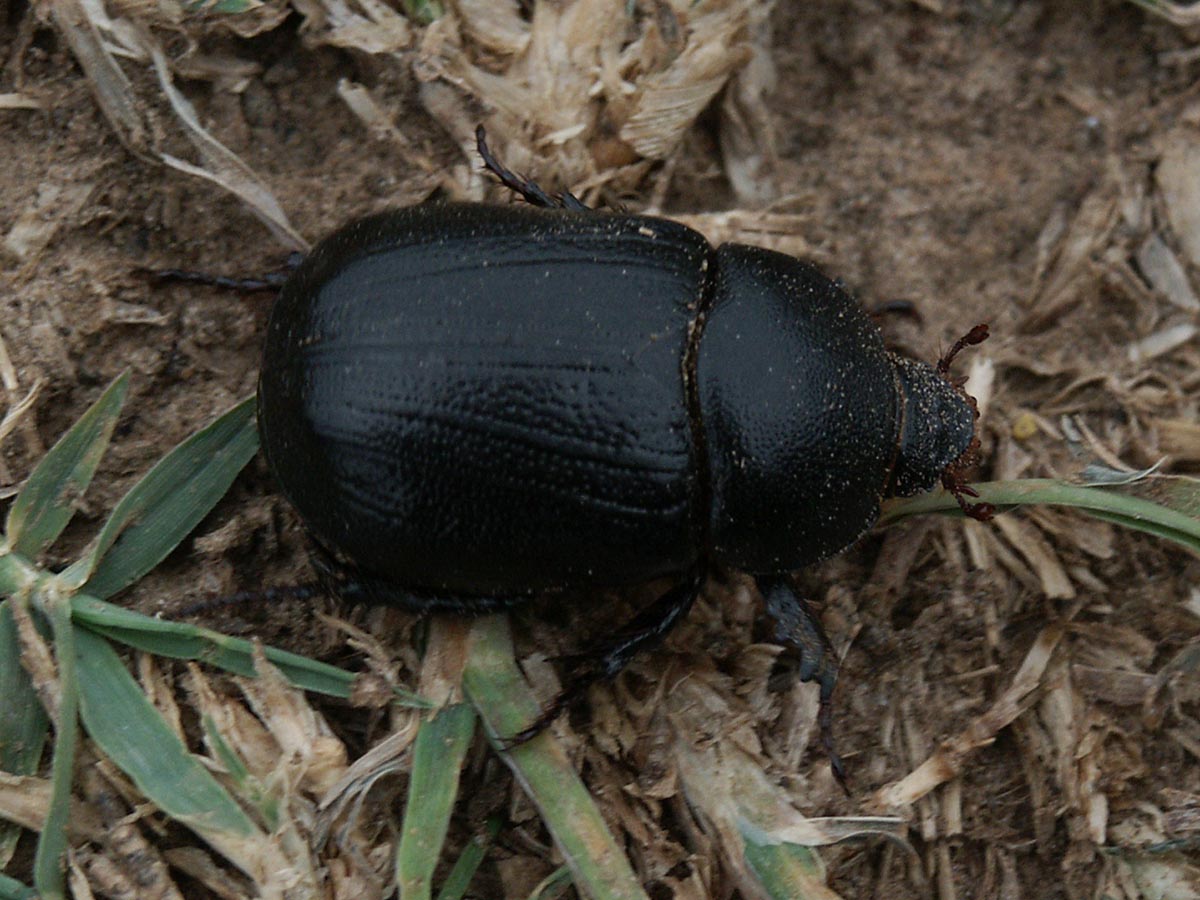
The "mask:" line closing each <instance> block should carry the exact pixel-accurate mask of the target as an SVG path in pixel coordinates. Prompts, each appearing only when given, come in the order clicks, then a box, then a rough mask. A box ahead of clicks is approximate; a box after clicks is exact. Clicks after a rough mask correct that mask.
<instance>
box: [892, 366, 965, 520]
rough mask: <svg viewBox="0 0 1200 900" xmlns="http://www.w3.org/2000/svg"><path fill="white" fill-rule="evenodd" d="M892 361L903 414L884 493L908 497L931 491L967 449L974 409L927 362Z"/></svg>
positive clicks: (963, 395) (959, 391) (959, 390)
mask: <svg viewBox="0 0 1200 900" xmlns="http://www.w3.org/2000/svg"><path fill="white" fill-rule="evenodd" d="M893 360H894V362H895V364H896V374H897V376H898V377H899V379H900V393H901V397H902V399H903V409H904V412H903V415H902V417H901V423H900V446H899V449H898V451H897V455H896V464H895V466H894V467H893V469H892V482H891V485H890V487H889V491H888V493H890V494H892V495H893V496H896V497H910V496H912V495H913V494H919V493H922V492H923V491H928V490H932V489H933V488H934V487H936V486H937V484H938V482H939V481H940V480H941V477H942V473H943V472H945V471H946V470H947V469H948V468H950V466H951V465H952V464H954V463H955V462H956V461H957V460H958V459H959V458H960V457H962V456H963V455H964V454H965V453H967V452H968V450H969V449H970V448H971V444H972V442H973V440H974V437H975V407H974V405H973V404H972V403H971V402H970V400H969V399H968V398H967V397H966V395H965V394H964V393H963V392H962V390H961V389H959V388H956V387H955V386H954V385H953V384H951V383H950V382H949V381H948V380H946V379H945V378H944V377H942V375H941V374H939V373H938V371H937V370H936V369H934V367H933V366H931V365H929V364H928V363H923V362H917V361H916V360H911V359H905V358H903V357H899V356H897V357H893Z"/></svg>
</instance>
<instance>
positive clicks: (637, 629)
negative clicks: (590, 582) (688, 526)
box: [503, 566, 704, 749]
mask: <svg viewBox="0 0 1200 900" xmlns="http://www.w3.org/2000/svg"><path fill="white" fill-rule="evenodd" d="M703 582H704V574H703V569H702V567H700V566H697V567H696V568H695V569H694V570H693V571H691V572H689V573H688V575H687V577H686V578H685V579H684V580H683V581H682V582H680V583H679V584H677V585H675V586H674V587H673V588H671V589H670V590H669V591H667V592H666V593H664V594H663V595H662V596H661V597H659V598H658V599H657V600H655V601H654V602H653V603H651V604H650V605H649V606H647V607H646V608H645V609H643V610H642V611H641V612H640V613H638V614H637V616H635V617H634V619H633V621H631V622H629V623H628V624H627V625H626V626H625V627H624V628H622V629H620V630H619V631H618V632H617V633H616V634H614V635H612V636H611V637H610V638H608V639H606V640H605V641H603V642H602V643H601V644H600V645H599V646H598V647H597V648H596V649H595V650H593V651H590V652H588V653H587V654H586V655H582V654H581V655H579V656H577V657H574V665H572V667H571V670H570V672H569V674H568V676H567V678H566V679H564V680H565V681H566V686H565V687H564V688H563V690H562V691H561V692H560V693H559V695H558V696H557V697H555V698H554V699H553V700H552V701H551V702H550V704H549V705H548V706H547V707H546V708H545V709H544V710H542V714H541V715H540V716H538V717H537V718H536V719H535V720H534V721H533V724H532V725H530V726H529V727H528V728H524V729H522V730H521V731H518V732H517V733H516V734H514V735H513V736H512V737H510V738H508V739H507V740H505V741H504V742H503V744H504V748H505V749H511V748H512V747H515V746H517V745H518V744H523V743H525V741H527V740H529V739H530V738H533V737H536V736H537V734H538V733H539V732H541V731H543V730H545V728H546V727H547V726H548V725H549V724H550V723H551V722H553V721H554V720H555V719H557V718H558V717H559V715H561V714H562V712H563V710H565V709H567V708H568V707H570V706H571V705H573V704H574V703H575V702H576V701H577V700H579V699H581V698H582V697H583V695H584V694H586V693H587V689H588V688H590V687H591V686H592V685H593V684H595V683H596V682H597V681H604V680H607V679H609V678H613V677H615V676H616V675H617V674H618V673H619V672H620V671H621V670H622V669H624V668H625V667H626V666H627V665H629V663H630V661H631V660H632V659H633V658H634V657H635V656H636V655H637V654H638V653H640V652H642V651H643V650H647V649H649V648H651V647H655V646H657V645H658V644H661V643H662V641H663V638H665V637H666V636H667V634H668V633H669V632H670V631H671V629H672V628H674V627H675V626H676V625H678V624H679V623H680V621H682V620H683V617H684V616H686V615H687V614H688V610H690V609H691V608H692V604H693V603H695V602H696V598H697V597H698V596H699V595H700V588H701V585H702V584H703Z"/></svg>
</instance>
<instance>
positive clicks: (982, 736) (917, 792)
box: [874, 625, 1063, 809]
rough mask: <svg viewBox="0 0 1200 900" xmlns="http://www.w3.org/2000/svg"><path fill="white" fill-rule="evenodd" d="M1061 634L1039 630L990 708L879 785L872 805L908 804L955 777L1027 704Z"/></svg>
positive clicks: (1060, 631)
mask: <svg viewBox="0 0 1200 900" xmlns="http://www.w3.org/2000/svg"><path fill="white" fill-rule="evenodd" d="M1062 636H1063V628H1062V626H1058V625H1055V626H1051V627H1049V628H1046V629H1043V630H1042V633H1041V634H1039V635H1038V638H1037V640H1036V641H1034V643H1033V646H1032V647H1030V648H1029V652H1028V653H1027V654H1026V656H1025V660H1024V662H1023V663H1022V664H1021V668H1020V669H1019V670H1018V671H1017V674H1016V676H1015V677H1014V678H1013V681H1012V684H1011V685H1009V687H1008V690H1006V691H1005V692H1004V693H1003V694H1002V695H1001V696H1000V697H999V699H997V700H996V702H995V703H993V704H992V707H991V708H990V709H989V710H988V711H987V712H985V713H984V714H983V715H981V716H979V717H978V718H976V719H975V720H974V721H973V722H972V723H971V724H970V725H969V726H968V727H967V728H966V729H965V730H964V731H963V732H961V733H960V734H958V735H956V736H955V737H952V738H950V739H948V740H946V741H943V742H942V745H941V747H939V748H938V750H937V751H936V752H935V753H934V754H933V755H932V756H931V757H929V759H927V760H925V762H923V763H922V764H921V765H920V766H918V767H917V769H916V770H915V771H913V772H911V773H910V774H908V775H906V776H905V777H904V778H902V779H901V780H900V781H898V782H895V783H894V784H891V785H887V786H885V787H883V788H880V789H879V791H877V792H876V794H875V801H874V802H875V804H876V805H877V806H878V807H879V808H880V809H897V808H900V807H905V806H910V805H911V804H913V803H915V802H916V801H917V800H919V799H920V798H921V797H924V796H925V795H926V794H928V793H929V792H930V791H932V790H933V789H934V788H936V787H937V786H938V785H941V784H944V783H945V782H947V781H949V780H951V779H952V778H955V777H957V776H958V774H959V773H960V772H961V771H962V767H963V763H964V762H965V761H966V759H967V758H968V757H969V756H970V755H971V754H972V753H974V752H975V751H976V750H978V749H979V748H980V747H986V746H987V745H988V744H990V743H991V742H992V741H994V740H995V739H996V735H997V734H998V733H999V731H1000V730H1001V729H1002V728H1005V727H1007V726H1008V725H1010V724H1012V722H1013V721H1014V720H1015V719H1016V718H1017V716H1019V715H1020V714H1021V713H1022V712H1023V711H1024V710H1025V708H1026V706H1027V705H1028V704H1027V703H1026V702H1025V701H1026V698H1027V697H1028V696H1029V695H1030V694H1031V693H1033V691H1035V690H1036V689H1037V688H1038V686H1039V685H1040V684H1041V681H1042V675H1043V674H1044V673H1045V671H1046V667H1047V666H1048V665H1049V663H1050V657H1051V654H1053V652H1054V649H1055V647H1057V646H1058V643H1059V641H1060V640H1061V639H1062Z"/></svg>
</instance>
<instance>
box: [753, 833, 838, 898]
mask: <svg viewBox="0 0 1200 900" xmlns="http://www.w3.org/2000/svg"><path fill="white" fill-rule="evenodd" d="M753 831H754V829H745V830H743V831H742V839H743V841H744V844H743V847H742V849H743V853H744V854H745V858H746V862H747V863H749V864H750V868H751V869H753V870H754V874H755V875H757V876H758V880H759V883H760V884H762V886H763V889H764V890H765V891H766V892H767V896H769V897H771V898H772V900H809V898H812V900H830V898H831V897H832V896H835V895H833V894H832V892H831V891H830V890H829V888H827V887H826V886H825V872H824V868H823V866H822V864H821V860H820V857H818V856H817V853H816V851H815V850H813V849H812V848H811V847H804V846H801V845H800V844H767V843H758V842H756V839H755V835H754V834H753Z"/></svg>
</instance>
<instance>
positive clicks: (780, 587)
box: [758, 578, 847, 790]
mask: <svg viewBox="0 0 1200 900" xmlns="http://www.w3.org/2000/svg"><path fill="white" fill-rule="evenodd" d="M758 589H759V591H760V592H761V593H762V596H763V602H764V603H765V604H766V607H767V614H768V615H769V616H770V617H771V619H772V620H773V621H774V623H775V631H774V634H773V638H774V641H775V643H777V644H780V645H782V646H783V647H784V648H785V650H784V652H785V654H786V655H785V656H783V657H781V658H780V662H781V663H782V669H781V671H780V672H779V674H783V675H787V676H789V677H796V678H799V679H800V680H801V681H815V682H816V683H817V685H818V687H819V688H820V692H821V694H820V697H821V701H820V702H821V705H820V708H819V709H818V711H817V725H818V727H819V728H820V730H821V744H822V746H823V747H824V749H825V754H826V756H828V757H829V767H830V768H831V769H832V770H833V775H834V777H835V778H836V779H837V780H838V783H839V784H840V785H841V786H842V789H843V790H847V787H846V767H845V766H844V765H843V764H842V758H841V757H840V756H838V754H837V750H836V749H835V748H834V741H833V690H834V688H835V687H836V686H837V676H838V660H837V655H836V654H835V653H834V650H833V647H832V646H831V645H830V643H829V638H827V637H826V636H825V629H824V628H822V627H821V621H820V619H818V618H817V615H816V613H814V612H813V610H812V608H811V607H810V606H809V605H808V601H807V600H805V599H804V598H803V597H801V596H800V595H799V594H797V593H796V591H795V590H794V589H793V588H792V586H791V584H789V583H788V581H787V580H786V579H783V578H759V579H758Z"/></svg>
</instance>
